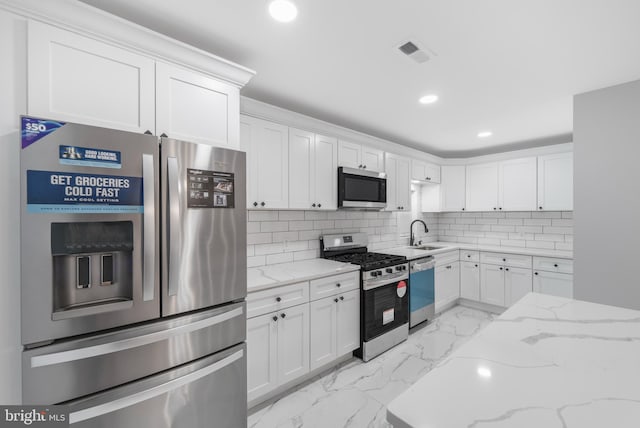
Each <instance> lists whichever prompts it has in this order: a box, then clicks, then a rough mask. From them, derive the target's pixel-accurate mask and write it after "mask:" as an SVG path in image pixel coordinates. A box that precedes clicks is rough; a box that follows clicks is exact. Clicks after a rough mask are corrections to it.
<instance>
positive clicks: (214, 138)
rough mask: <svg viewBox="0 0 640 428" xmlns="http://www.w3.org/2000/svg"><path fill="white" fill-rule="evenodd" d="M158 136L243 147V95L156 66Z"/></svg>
mask: <svg viewBox="0 0 640 428" xmlns="http://www.w3.org/2000/svg"><path fill="white" fill-rule="evenodd" d="M156 126H157V133H158V135H162V134H166V135H168V136H169V137H171V138H175V139H178V140H184V141H190V142H193V143H201V144H210V145H212V146H220V147H230V148H237V147H238V146H239V145H240V136H239V132H240V91H239V90H238V88H236V87H235V86H232V85H229V84H227V83H223V82H221V81H219V80H217V79H214V78H213V77H211V76H207V75H204V74H201V73H197V72H195V71H191V70H186V69H184V68H181V67H178V66H175V65H169V64H163V63H157V64H156Z"/></svg>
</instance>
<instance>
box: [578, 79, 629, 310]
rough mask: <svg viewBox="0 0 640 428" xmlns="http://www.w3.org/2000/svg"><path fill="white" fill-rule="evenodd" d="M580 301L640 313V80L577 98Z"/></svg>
mask: <svg viewBox="0 0 640 428" xmlns="http://www.w3.org/2000/svg"><path fill="white" fill-rule="evenodd" d="M573 135H574V143H575V146H574V214H575V234H576V235H575V236H576V238H575V243H574V247H575V249H574V257H575V259H574V260H575V261H574V266H575V267H574V269H575V274H574V275H575V276H574V279H575V280H574V296H575V297H576V298H577V299H580V300H588V301H592V302H598V303H605V304H611V305H616V306H623V307H628V308H634V309H640V286H639V285H638V284H639V283H640V280H639V279H638V260H639V258H638V251H637V250H638V244H639V243H640V81H635V82H631V83H626V84H623V85H618V86H613V87H610V88H605V89H601V90H598V91H593V92H588V93H585V94H580V95H577V96H576V97H575V98H574V132H573Z"/></svg>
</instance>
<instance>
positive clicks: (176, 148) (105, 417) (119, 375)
mask: <svg viewBox="0 0 640 428" xmlns="http://www.w3.org/2000/svg"><path fill="white" fill-rule="evenodd" d="M21 120H22V141H21V144H22V150H21V174H22V176H21V195H22V199H21V202H22V208H21V209H22V212H21V264H22V266H21V273H22V278H21V288H22V303H21V309H22V311H21V312H22V343H23V345H24V351H23V361H22V363H23V368H22V372H23V401H24V403H25V404H45V405H50V404H65V405H67V406H68V409H69V412H70V415H69V421H70V423H71V426H73V427H92V428H101V427H105V428H106V427H109V428H111V427H129V426H137V427H154V428H156V427H159V428H162V427H190V428H191V427H192V428H198V427H207V428H209V427H221V428H226V427H229V428H237V427H246V423H247V419H246V416H247V414H246V395H247V392H246V345H245V343H244V341H245V336H246V314H245V302H244V299H245V297H246V196H245V192H246V190H245V189H246V182H245V177H246V174H245V172H246V171H245V154H244V153H242V152H238V151H234V150H228V149H221V148H215V147H212V146H207V145H200V144H192V143H188V142H183V141H176V140H172V139H169V138H158V137H154V136H150V135H138V134H134V133H130V132H124V131H117V130H111V129H105V128H97V127H92V126H86V125H79V124H73V123H64V122H58V121H53V120H45V119H39V118H32V117H22V119H21Z"/></svg>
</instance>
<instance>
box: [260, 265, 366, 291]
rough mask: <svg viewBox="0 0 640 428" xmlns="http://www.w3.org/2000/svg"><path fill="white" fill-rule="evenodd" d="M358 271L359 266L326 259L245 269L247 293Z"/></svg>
mask: <svg viewBox="0 0 640 428" xmlns="http://www.w3.org/2000/svg"><path fill="white" fill-rule="evenodd" d="M358 270H360V266H358V265H354V264H350V263H340V262H334V261H332V260H326V259H311V260H303V261H299V262H292V263H281V264H277V265H269V266H260V267H253V268H249V269H247V292H249V293H251V292H254V291H260V290H266V289H268V288H273V287H279V286H282V285H287V284H293V283H296V282H301V281H308V280H311V279H316V278H322V277H325V276H329V275H337V274H341V273H346V272H353V271H358Z"/></svg>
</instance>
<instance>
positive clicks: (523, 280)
mask: <svg viewBox="0 0 640 428" xmlns="http://www.w3.org/2000/svg"><path fill="white" fill-rule="evenodd" d="M480 272H481V274H480V301H481V302H484V303H489V304H491V305H495V306H504V307H509V306H511V305H513V304H514V303H515V302H517V301H518V300H520V299H521V298H522V297H523V296H524V295H525V294H527V293H529V292H531V269H526V268H517V267H509V266H498V265H488V264H483V265H481V267H480Z"/></svg>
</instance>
